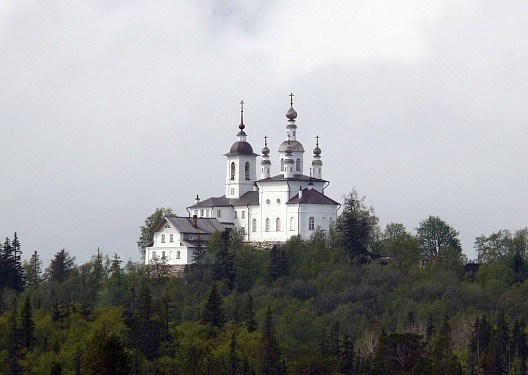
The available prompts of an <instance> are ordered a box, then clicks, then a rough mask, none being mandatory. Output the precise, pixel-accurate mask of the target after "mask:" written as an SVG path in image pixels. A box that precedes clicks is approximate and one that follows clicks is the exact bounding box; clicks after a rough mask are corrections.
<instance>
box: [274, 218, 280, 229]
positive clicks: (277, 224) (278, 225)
mask: <svg viewBox="0 0 528 375" xmlns="http://www.w3.org/2000/svg"><path fill="white" fill-rule="evenodd" d="M280 230H281V222H280V218H277V220H275V231H277V232H280Z"/></svg>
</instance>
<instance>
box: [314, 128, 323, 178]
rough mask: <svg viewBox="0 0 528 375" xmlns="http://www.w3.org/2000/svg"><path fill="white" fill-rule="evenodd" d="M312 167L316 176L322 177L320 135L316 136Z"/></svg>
mask: <svg viewBox="0 0 528 375" xmlns="http://www.w3.org/2000/svg"><path fill="white" fill-rule="evenodd" d="M313 154H314V155H313V158H314V159H313V161H312V169H313V176H314V178H319V179H321V178H322V167H323V162H322V161H321V149H320V148H319V136H318V135H317V136H316V137H315V148H314V150H313Z"/></svg>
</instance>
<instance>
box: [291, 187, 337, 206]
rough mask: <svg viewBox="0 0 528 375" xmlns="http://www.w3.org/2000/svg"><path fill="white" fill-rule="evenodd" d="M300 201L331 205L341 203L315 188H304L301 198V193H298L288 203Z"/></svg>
mask: <svg viewBox="0 0 528 375" xmlns="http://www.w3.org/2000/svg"><path fill="white" fill-rule="evenodd" d="M299 203H306V204H330V205H336V206H338V205H339V203H337V202H336V201H335V200H333V199H331V198H328V197H327V196H326V195H324V194H323V193H320V192H319V191H317V190H315V189H303V193H302V197H301V198H300V199H299V194H297V195H296V196H295V197H293V198H292V199H290V200H289V201H288V202H286V204H299Z"/></svg>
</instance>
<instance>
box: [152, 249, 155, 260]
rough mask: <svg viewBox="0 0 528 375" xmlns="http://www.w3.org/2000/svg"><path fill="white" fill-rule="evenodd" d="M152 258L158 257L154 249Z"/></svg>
mask: <svg viewBox="0 0 528 375" xmlns="http://www.w3.org/2000/svg"><path fill="white" fill-rule="evenodd" d="M152 259H156V252H155V251H154V250H153V251H152Z"/></svg>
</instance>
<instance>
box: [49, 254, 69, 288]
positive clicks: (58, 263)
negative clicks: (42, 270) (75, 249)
mask: <svg viewBox="0 0 528 375" xmlns="http://www.w3.org/2000/svg"><path fill="white" fill-rule="evenodd" d="M74 265H75V257H71V256H70V254H69V253H68V252H67V251H66V250H64V249H62V250H59V251H58V252H57V253H56V254H55V257H54V258H53V259H52V260H51V262H50V265H49V267H48V268H47V269H46V274H47V275H48V278H49V279H50V280H52V281H56V282H58V283H62V282H63V281H64V280H66V279H67V278H68V276H69V275H70V272H71V271H72V269H73V267H74Z"/></svg>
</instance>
